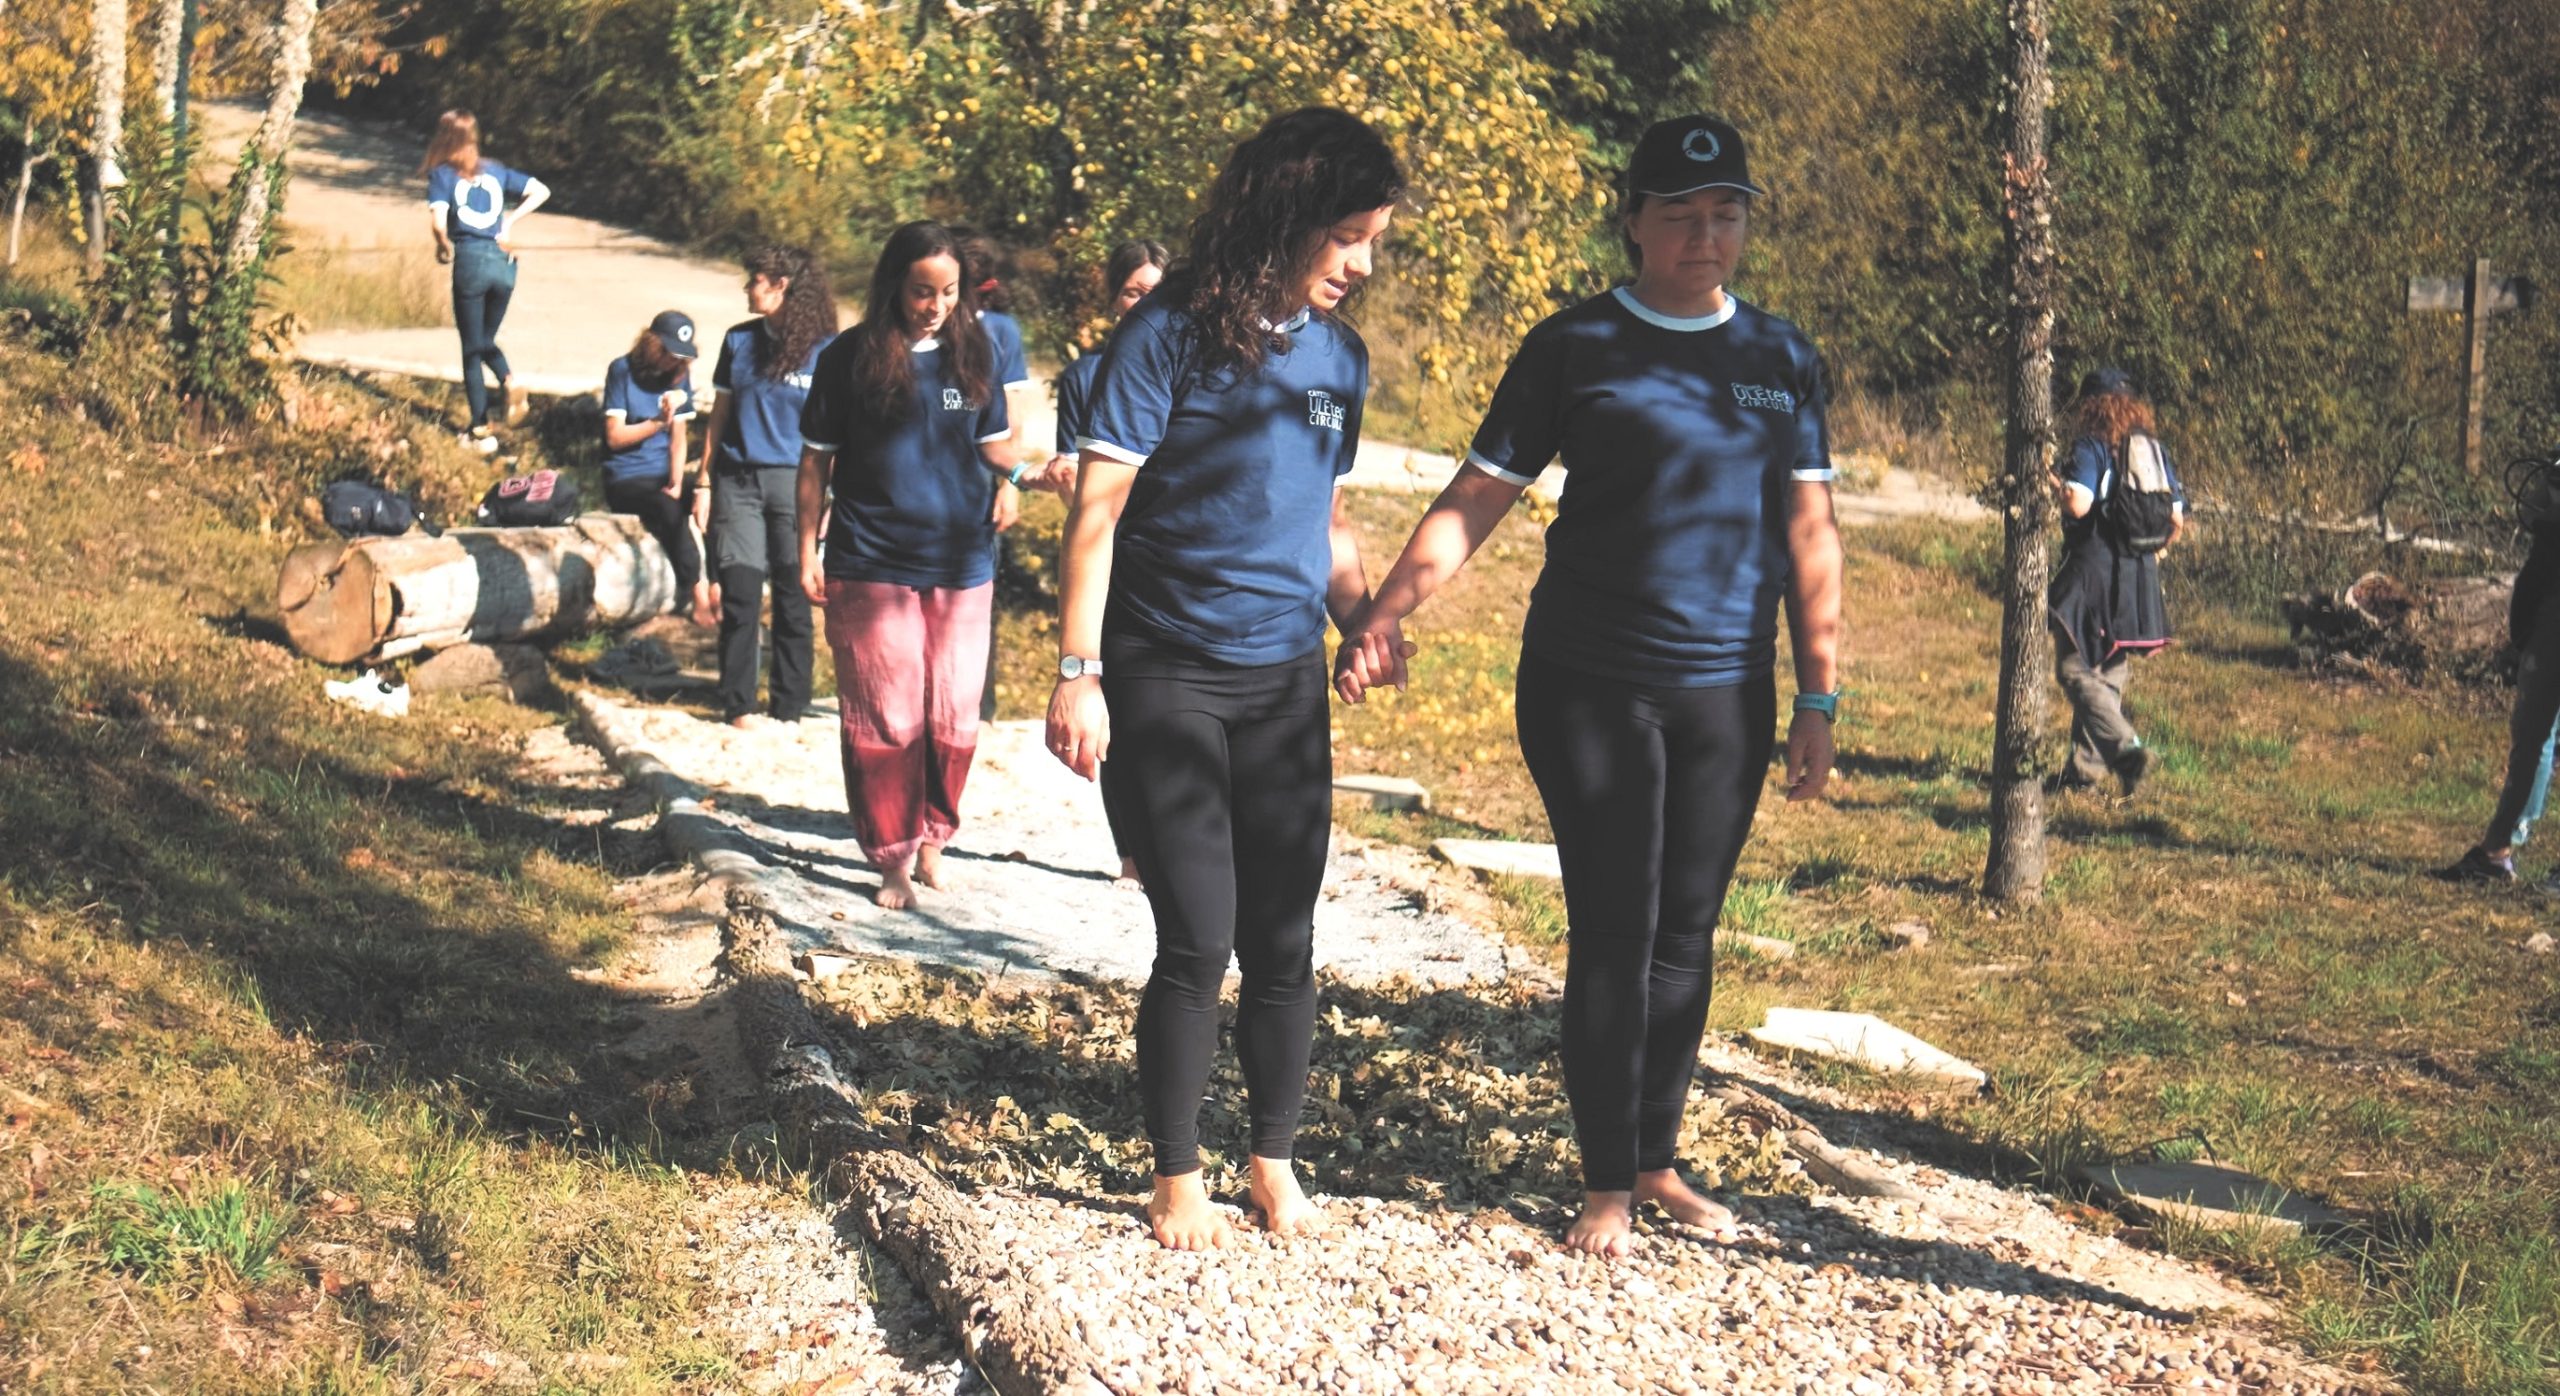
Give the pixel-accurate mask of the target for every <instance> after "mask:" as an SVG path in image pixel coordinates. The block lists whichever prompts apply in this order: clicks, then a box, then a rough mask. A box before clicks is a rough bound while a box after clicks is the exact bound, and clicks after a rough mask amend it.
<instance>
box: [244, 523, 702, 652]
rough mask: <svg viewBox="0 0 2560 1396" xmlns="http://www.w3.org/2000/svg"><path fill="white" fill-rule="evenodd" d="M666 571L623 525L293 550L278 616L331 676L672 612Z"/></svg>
mask: <svg viewBox="0 0 2560 1396" xmlns="http://www.w3.org/2000/svg"><path fill="white" fill-rule="evenodd" d="M675 602H676V578H675V569H674V567H673V566H672V565H670V564H669V563H668V561H667V555H666V553H665V551H664V550H663V549H661V548H660V547H659V546H658V544H657V541H656V540H655V539H652V538H651V537H650V536H649V535H648V533H647V531H646V530H644V529H642V528H641V526H640V520H639V519H637V518H635V517H633V516H631V515H628V514H586V515H582V516H580V517H579V518H577V519H576V520H574V521H572V522H570V523H566V524H562V525H560V526H558V527H556V528H457V529H453V530H450V531H448V532H447V533H445V534H444V535H443V536H442V537H435V538H430V537H428V536H426V535H425V534H421V533H407V534H402V535H400V536H399V537H397V538H358V539H353V540H349V541H345V542H332V543H319V544H314V545H312V546H310V547H307V548H299V549H296V550H295V551H294V552H293V554H292V555H291V556H289V557H287V558H286V559H285V560H284V572H283V574H282V576H280V577H279V578H278V579H277V583H276V609H277V610H278V611H280V612H282V613H283V616H284V626H285V632H286V633H287V634H288V635H290V636H291V637H292V638H293V643H294V645H295V647H296V648H298V649H300V650H301V651H302V652H303V653H304V654H307V655H309V656H311V657H312V658H314V659H317V660H320V661H322V662H324V663H329V664H352V663H355V662H356V661H358V660H362V659H377V660H378V659H397V658H399V657H400V656H402V655H408V654H416V653H418V652H419V651H421V650H432V649H444V648H447V647H449V646H453V645H459V644H466V643H475V642H476V643H481V644H486V643H489V642H492V641H501V640H537V639H555V638H558V637H561V636H565V635H571V634H575V633H577V632H579V631H582V630H585V629H588V628H590V627H593V626H599V625H602V626H618V625H633V624H637V623H639V622H641V621H644V620H647V619H649V618H650V617H652V616H657V615H662V614H664V613H666V612H667V611H669V610H672V609H674V606H675Z"/></svg>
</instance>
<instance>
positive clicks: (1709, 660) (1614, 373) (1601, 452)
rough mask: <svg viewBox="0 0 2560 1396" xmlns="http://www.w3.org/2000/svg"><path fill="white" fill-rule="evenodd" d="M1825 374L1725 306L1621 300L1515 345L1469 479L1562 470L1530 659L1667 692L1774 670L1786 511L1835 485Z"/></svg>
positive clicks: (1780, 335)
mask: <svg viewBox="0 0 2560 1396" xmlns="http://www.w3.org/2000/svg"><path fill="white" fill-rule="evenodd" d="M1829 397H1830V391H1829V387H1828V383H1827V381H1826V379H1825V376H1824V373H1823V368H1822V361H1821V359H1820V358H1819V357H1818V356H1816V355H1815V353H1814V349H1813V345H1812V343H1811V342H1810V341H1809V340H1807V339H1806V338H1805V337H1804V334H1803V333H1802V332H1801V331H1799V330H1798V329H1796V327H1795V326H1794V325H1791V324H1789V323H1787V322H1786V321H1785V320H1782V319H1780V318H1778V317H1777V316H1775V315H1771V314H1769V313H1768V312H1766V311H1763V310H1761V309H1759V308H1758V307H1756V306H1751V305H1746V304H1744V303H1743V302H1742V301H1740V300H1739V299H1736V298H1735V297H1734V296H1733V295H1732V294H1731V293H1729V292H1728V293H1727V294H1726V296H1725V304H1724V308H1723V309H1722V310H1721V311H1719V312H1717V313H1716V314H1713V315H1705V316H1698V317H1694V318H1685V319H1684V318H1680V317H1675V316H1669V315H1664V314H1662V313H1660V312H1658V311H1655V310H1653V309H1650V308H1649V307H1647V306H1646V305H1645V304H1644V303H1643V302H1641V301H1638V300H1637V299H1636V298H1635V296H1634V294H1633V293H1632V292H1630V291H1628V290H1627V289H1626V288H1624V287H1620V288H1618V289H1616V290H1614V291H1611V292H1609V293H1608V294H1606V295H1601V296H1595V297H1593V298H1592V299H1590V300H1587V301H1584V302H1583V303H1582V304H1580V305H1577V306H1574V307H1573V308H1571V309H1569V310H1565V311H1562V312H1560V313H1558V314H1556V315H1553V316H1550V317H1548V318H1547V319H1546V320H1545V321H1543V322H1541V323H1540V324H1539V325H1538V326H1537V328H1535V329H1533V330H1531V331H1529V334H1528V336H1527V337H1526V338H1525V339H1523V340H1521V342H1520V350H1519V352H1518V353H1517V354H1516V355H1514V356H1513V358H1512V360H1511V367H1510V368H1509V369H1507V370H1506V371H1505V372H1504V373H1503V375H1502V383H1501V386H1499V387H1498V388H1496V389H1495V390H1494V395H1493V405H1492V407H1491V408H1490V409H1489V410H1488V411H1487V412H1486V414H1485V419H1484V423H1483V425H1482V426H1480V427H1479V428H1477V431H1476V437H1475V443H1474V446H1473V448H1472V449H1471V450H1469V451H1468V453H1467V460H1468V461H1469V463H1471V464H1472V465H1474V466H1475V467H1477V468H1478V469H1481V470H1484V471H1487V472H1489V473H1491V474H1493V475H1495V476H1497V477H1499V478H1501V479H1504V480H1507V481H1510V482H1512V483H1514V484H1521V485H1526V484H1528V483H1530V482H1532V481H1534V480H1535V479H1536V478H1537V476H1538V472H1539V471H1541V470H1543V469H1545V468H1546V466H1547V463H1548V462H1550V461H1553V460H1557V459H1559V458H1561V459H1562V461H1563V463H1564V466H1565V484H1564V494H1563V497H1562V498H1561V499H1560V500H1559V501H1558V505H1557V509H1556V520H1555V522H1554V524H1552V525H1551V526H1549V528H1548V529H1547V562H1546V567H1545V570H1543V571H1542V572H1540V573H1539V576H1538V584H1537V587H1536V590H1535V591H1533V592H1532V593H1531V596H1530V602H1529V616H1528V620H1527V623H1526V625H1525V626H1524V630H1523V634H1522V637H1521V645H1522V648H1523V649H1524V650H1525V651H1526V652H1527V653H1530V654H1533V655H1536V656H1538V657H1540V658H1542V659H1546V660H1550V661H1552V662H1555V663H1558V664H1562V665H1564V666H1566V667H1568V668H1572V669H1578V670H1581V671H1583V672H1585V673H1590V674H1596V675H1599V676H1601V677H1604V678H1614V679H1619V680H1623V681H1625V682H1629V683H1640V684H1649V685H1655V686H1659V687H1666V688H1711V687H1717V686H1720V685H1726V684H1736V683H1741V682H1744V681H1746V680H1749V679H1755V678H1758V677H1759V676H1761V675H1763V674H1766V673H1768V672H1769V671H1770V669H1771V668H1772V667H1773V665H1774V664H1775V662H1776V656H1777V637H1778V605H1779V602H1780V600H1781V599H1782V597H1783V595H1784V593H1785V590H1786V585H1787V579H1788V577H1789V575H1790V572H1791V564H1790V562H1789V558H1788V553H1787V538H1786V498H1787V491H1788V487H1789V485H1790V484H1791V483H1793V482H1796V481H1828V480H1830V479H1831V478H1832V469H1831V451H1830V442H1829V435H1828V432H1827V430H1826V427H1825V424H1824V411H1825V409H1826V408H1827V406H1828V402H1829Z"/></svg>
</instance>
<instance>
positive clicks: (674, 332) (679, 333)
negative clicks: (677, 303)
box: [623, 310, 702, 359]
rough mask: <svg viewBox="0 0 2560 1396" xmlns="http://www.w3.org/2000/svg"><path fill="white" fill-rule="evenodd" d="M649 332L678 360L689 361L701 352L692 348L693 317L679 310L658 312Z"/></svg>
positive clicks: (626, 321) (627, 322)
mask: <svg viewBox="0 0 2560 1396" xmlns="http://www.w3.org/2000/svg"><path fill="white" fill-rule="evenodd" d="M623 323H624V324H626V325H627V324H629V323H631V322H630V321H628V320H625V321H623ZM649 330H650V332H651V333H653V334H655V335H657V337H658V342H659V343H660V344H663V345H665V346H667V352H668V353H670V354H673V355H675V356H676V357H677V358H679V359H690V358H693V357H695V356H696V355H698V354H700V353H701V352H702V351H701V350H699V349H696V348H694V347H693V317H692V316H690V315H687V314H685V313H684V312H683V311H681V310H661V311H659V312H658V318H657V319H655V320H652V321H650V322H649Z"/></svg>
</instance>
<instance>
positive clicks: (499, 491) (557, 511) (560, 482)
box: [478, 470, 578, 528]
mask: <svg viewBox="0 0 2560 1396" xmlns="http://www.w3.org/2000/svg"><path fill="white" fill-rule="evenodd" d="M576 517H578V482H577V481H575V480H572V479H570V478H569V477H568V476H566V475H563V474H561V473H560V472H559V471H557V470H537V471H535V472H533V473H532V474H530V475H510V476H508V477H507V478H505V479H503V480H500V481H499V482H498V483H496V484H494V485H491V486H490V487H489V492H488V493H487V494H484V495H482V496H480V511H479V514H478V518H479V520H480V526H481V527H482V528H548V527H550V526H552V525H554V524H564V523H567V522H568V521H569V520H571V519H574V518H576Z"/></svg>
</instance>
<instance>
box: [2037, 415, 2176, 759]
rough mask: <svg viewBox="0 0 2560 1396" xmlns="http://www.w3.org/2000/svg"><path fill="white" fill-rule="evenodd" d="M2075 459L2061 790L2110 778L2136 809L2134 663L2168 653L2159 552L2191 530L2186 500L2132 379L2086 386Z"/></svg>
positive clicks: (2061, 596) (2063, 575) (2058, 602)
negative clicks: (2129, 682) (2066, 744)
mask: <svg viewBox="0 0 2560 1396" xmlns="http://www.w3.org/2000/svg"><path fill="white" fill-rule="evenodd" d="M2076 411H2077V417H2078V426H2077V432H2076V435H2075V437H2074V439H2073V441H2072V443H2071V460H2070V463H2069V465H2068V467H2067V468H2066V471H2065V473H2064V474H2063V475H2062V476H2061V477H2060V479H2059V480H2058V481H2057V482H2056V484H2057V487H2058V489H2059V493H2060V496H2061V504H2062V515H2063V524H2062V560H2061V561H2060V562H2059V563H2057V564H2056V565H2055V567H2054V576H2053V588H2052V591H2051V592H2050V593H2049V594H2048V604H2049V607H2050V615H2051V617H2052V623H2053V632H2054V645H2053V670H2054V677H2055V678H2056V679H2057V680H2059V681H2060V682H2061V684H2062V691H2063V692H2064V693H2065V694H2066V695H2068V696H2069V698H2070V700H2071V757H2070V764H2069V765H2067V766H2066V767H2065V768H2064V769H2063V770H2062V772H2061V774H2059V775H2058V776H2056V777H2055V778H2054V786H2055V788H2056V789H2057V790H2062V791H2072V790H2092V789H2095V788H2097V786H2098V785H2099V783H2100V782H2102V781H2105V780H2107V779H2108V778H2110V777H2112V778H2113V779H2114V780H2115V781H2116V782H2117V788H2118V790H2119V791H2120V792H2121V793H2122V794H2123V795H2124V797H2125V798H2126V799H2131V798H2132V797H2133V795H2134V793H2135V792H2136V791H2138V790H2140V789H2141V788H2142V783H2143V781H2144V780H2145V779H2146V778H2148V777H2149V775H2150V774H2151V765H2152V755H2151V749H2150V748H2149V747H2146V746H2144V745H2143V744H2142V737H2141V735H2140V734H2138V733H2136V732H2135V731H2134V730H2133V723H2132V722H2131V720H2129V719H2128V718H2126V716H2125V712H2124V690H2125V681H2126V679H2127V678H2129V677H2130V676H2131V671H2132V667H2133V659H2134V657H2135V656H2136V655H2144V654H2150V653H2153V652H2155V651H2158V650H2160V649H2163V648H2165V647H2166V646H2167V645H2168V643H2169V609H2168V605H2167V603H2166V601H2165V600H2164V599H2163V596H2162V594H2161V590H2160V554H2161V553H2162V552H2164V551H2166V550H2167V549H2168V547H2169V546H2170V545H2171V544H2173V543H2175V542H2177V541H2178V538H2179V536H2180V535H2181V534H2183V533H2184V532H2185V531H2186V521H2187V499H2186V492H2185V490H2184V488H2183V487H2182V486H2180V485H2179V483H2178V472H2177V467H2176V466H2174V465H2173V464H2171V462H2170V460H2169V449H2168V447H2166V446H2164V445H2162V444H2161V442H2160V438H2159V436H2158V435H2157V431H2158V427H2157V426H2156V425H2155V423H2154V419H2153V412H2152V408H2151V404H2150V403H2149V402H2148V401H2146V400H2145V399H2144V398H2143V396H2142V394H2140V393H2139V392H2137V391H2135V389H2134V383H2133V378H2132V376H2131V375H2130V374H2127V373H2126V372H2125V371H2124V370H2122V369H2117V368H2102V369H2099V370H2098V371H2096V372H2094V373H2092V374H2090V375H2089V376H2088V377H2087V378H2086V379H2084V380H2082V382H2081V384H2080V403H2079V406H2078V408H2077V409H2076Z"/></svg>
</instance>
